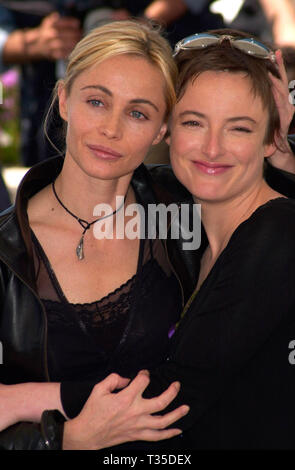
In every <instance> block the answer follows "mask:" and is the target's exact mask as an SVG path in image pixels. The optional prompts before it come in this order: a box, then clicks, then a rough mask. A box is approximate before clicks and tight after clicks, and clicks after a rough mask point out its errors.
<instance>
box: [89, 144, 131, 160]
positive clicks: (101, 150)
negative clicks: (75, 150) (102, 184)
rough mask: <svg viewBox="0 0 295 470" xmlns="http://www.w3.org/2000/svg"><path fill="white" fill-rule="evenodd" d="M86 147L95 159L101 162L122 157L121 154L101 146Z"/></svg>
mask: <svg viewBox="0 0 295 470" xmlns="http://www.w3.org/2000/svg"><path fill="white" fill-rule="evenodd" d="M87 147H88V148H89V149H90V150H91V152H92V153H93V154H94V155H95V156H96V157H98V158H102V159H103V160H118V159H119V158H121V157H123V155H122V154H121V153H119V152H116V151H115V150H113V149H111V148H109V147H104V146H102V145H91V144H88V145H87Z"/></svg>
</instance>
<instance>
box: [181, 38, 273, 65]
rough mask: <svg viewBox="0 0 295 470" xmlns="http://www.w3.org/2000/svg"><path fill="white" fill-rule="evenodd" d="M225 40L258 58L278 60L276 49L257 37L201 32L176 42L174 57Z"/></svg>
mask: <svg viewBox="0 0 295 470" xmlns="http://www.w3.org/2000/svg"><path fill="white" fill-rule="evenodd" d="M224 40H228V41H229V42H230V44H231V45H232V46H233V47H236V48H237V49H239V50H240V51H241V52H244V53H245V54H248V55H251V56H253V57H257V58H258V59H268V60H270V61H271V62H274V63H275V62H276V56H275V53H274V51H272V50H271V49H269V48H268V47H266V46H265V45H264V44H262V43H261V42H259V41H256V39H253V38H236V37H234V36H230V35H227V34H223V35H217V34H206V33H199V34H193V35H192V36H188V37H187V38H184V39H182V40H181V41H179V42H178V43H177V44H176V46H175V48H174V53H173V57H176V56H177V54H178V53H179V52H180V51H183V50H188V49H205V48H206V47H209V46H212V45H214V44H218V43H219V44H221V43H222V41H224Z"/></svg>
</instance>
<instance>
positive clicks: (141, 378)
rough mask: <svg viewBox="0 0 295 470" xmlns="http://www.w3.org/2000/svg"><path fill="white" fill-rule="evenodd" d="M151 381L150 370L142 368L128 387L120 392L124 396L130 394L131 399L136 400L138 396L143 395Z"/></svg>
mask: <svg viewBox="0 0 295 470" xmlns="http://www.w3.org/2000/svg"><path fill="white" fill-rule="evenodd" d="M149 383H150V378H149V372H148V371H144V370H142V371H140V372H139V373H138V374H137V376H136V377H135V379H133V380H132V382H131V383H130V384H129V385H128V387H126V388H125V390H123V391H122V392H120V393H121V395H124V396H125V395H128V397H129V398H130V400H134V399H135V398H136V397H141V395H142V394H143V392H144V391H145V389H146V388H147V386H148V384H149Z"/></svg>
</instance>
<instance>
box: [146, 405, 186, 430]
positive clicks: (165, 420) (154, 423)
mask: <svg viewBox="0 0 295 470" xmlns="http://www.w3.org/2000/svg"><path fill="white" fill-rule="evenodd" d="M189 410H190V408H189V406H187V405H182V406H179V407H178V408H176V409H175V410H173V411H170V412H169V413H166V414H165V415H163V416H161V415H157V416H150V417H149V423H148V424H147V428H150V429H165V428H167V427H168V426H171V424H173V423H175V422H176V421H178V420H179V419H180V418H183V416H185V415H187V413H188V412H189Z"/></svg>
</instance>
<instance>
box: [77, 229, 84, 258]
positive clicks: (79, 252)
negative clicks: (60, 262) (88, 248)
mask: <svg viewBox="0 0 295 470" xmlns="http://www.w3.org/2000/svg"><path fill="white" fill-rule="evenodd" d="M83 244H84V234H83V235H82V237H81V240H80V241H79V244H78V246H77V248H76V254H77V257H78V260H79V261H81V260H82V259H83V258H84V252H83Z"/></svg>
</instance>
